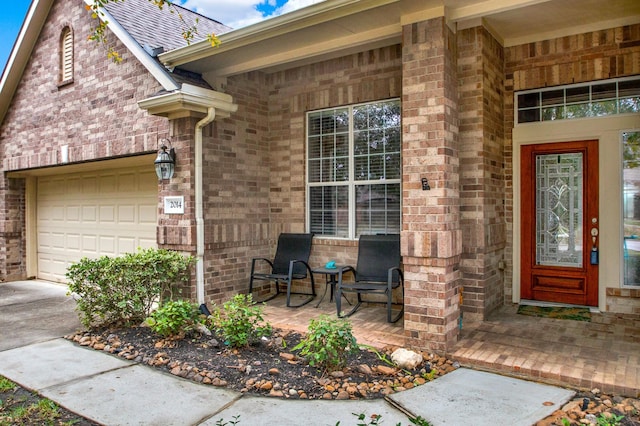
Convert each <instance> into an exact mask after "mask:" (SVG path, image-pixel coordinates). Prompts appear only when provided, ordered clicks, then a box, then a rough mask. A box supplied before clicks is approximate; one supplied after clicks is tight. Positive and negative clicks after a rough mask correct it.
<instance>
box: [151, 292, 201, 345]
mask: <svg viewBox="0 0 640 426" xmlns="http://www.w3.org/2000/svg"><path fill="white" fill-rule="evenodd" d="M199 322H200V312H199V311H198V306H197V305H196V304H193V303H191V302H189V301H188V300H168V301H166V302H164V303H163V304H162V305H160V307H159V308H158V309H156V310H155V311H153V312H152V313H151V315H150V316H149V318H147V319H146V320H145V323H146V324H147V325H148V326H149V327H150V328H151V329H152V330H153V331H155V332H156V333H158V334H159V335H161V336H164V337H175V336H184V335H185V334H187V333H188V332H190V331H192V330H193V329H194V327H195V325H196V324H198V323H199Z"/></svg>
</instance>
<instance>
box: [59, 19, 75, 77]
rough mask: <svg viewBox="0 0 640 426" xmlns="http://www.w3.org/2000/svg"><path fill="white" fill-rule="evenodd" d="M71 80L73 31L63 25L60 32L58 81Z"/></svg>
mask: <svg viewBox="0 0 640 426" xmlns="http://www.w3.org/2000/svg"><path fill="white" fill-rule="evenodd" d="M72 80H73V32H72V31H71V28H69V27H64V29H63V30H62V33H61V34H60V83H67V82H70V81H72Z"/></svg>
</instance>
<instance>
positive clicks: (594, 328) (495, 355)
mask: <svg viewBox="0 0 640 426" xmlns="http://www.w3.org/2000/svg"><path fill="white" fill-rule="evenodd" d="M285 299H286V297H285V296H279V297H277V298H275V299H273V300H271V301H269V302H267V304H266V305H265V307H264V310H263V313H264V316H265V319H266V320H267V321H269V322H270V323H271V324H272V325H273V326H274V327H278V328H282V329H288V330H296V331H299V332H306V331H307V327H308V325H309V321H310V320H311V319H312V318H317V317H318V316H319V315H321V314H323V313H324V314H329V315H331V316H335V303H333V302H329V300H328V299H329V295H327V296H326V297H325V299H324V300H323V302H322V303H321V304H320V306H319V307H318V308H316V307H315V306H316V304H317V303H318V301H319V300H320V299H319V296H318V297H317V298H316V299H315V300H313V301H312V302H311V303H309V304H307V305H306V306H304V307H302V308H297V309H296V308H287V307H286V305H285ZM344 308H345V309H346V308H348V306H347V305H345V306H344ZM516 311H517V305H512V306H505V307H503V308H501V309H500V310H499V311H498V312H496V313H494V314H493V315H492V316H491V317H490V318H489V319H488V320H487V321H482V322H475V323H471V322H468V323H463V329H462V333H461V336H460V340H459V341H458V342H457V343H456V344H455V345H454V346H453V347H452V348H451V350H450V352H449V353H448V354H447V355H448V357H449V358H451V359H453V360H457V361H458V362H460V364H461V365H463V366H467V367H471V368H476V369H480V370H487V371H493V372H497V373H501V374H506V375H511V376H516V377H522V378H526V379H531V380H535V381H539V382H544V383H550V384H556V385H561V386H566V387H570V388H580V389H593V388H599V389H600V390H601V391H603V392H605V393H613V394H619V395H625V396H633V397H640V316H637V315H616V314H609V313H598V314H592V319H591V322H583V321H572V320H558V319H549V318H535V317H530V316H526V315H518V314H517V312H516ZM349 319H350V321H351V324H352V327H353V332H354V335H355V336H356V338H357V339H358V342H360V343H362V344H368V345H372V346H375V347H377V348H382V347H384V346H387V345H390V346H403V344H404V329H403V326H402V319H401V320H400V321H398V322H397V323H395V324H389V323H387V322H386V314H385V308H384V306H383V305H377V304H363V306H362V307H361V308H360V309H359V310H358V312H357V313H355V314H354V315H353V316H351V317H350V318H349Z"/></svg>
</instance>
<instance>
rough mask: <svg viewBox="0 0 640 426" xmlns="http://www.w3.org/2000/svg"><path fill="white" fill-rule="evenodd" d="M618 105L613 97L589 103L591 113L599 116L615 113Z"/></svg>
mask: <svg viewBox="0 0 640 426" xmlns="http://www.w3.org/2000/svg"><path fill="white" fill-rule="evenodd" d="M617 107H618V102H616V100H615V99H611V100H608V101H599V102H593V103H592V104H591V115H593V116H594V117H600V116H603V115H612V114H616V113H617V111H616V109H617Z"/></svg>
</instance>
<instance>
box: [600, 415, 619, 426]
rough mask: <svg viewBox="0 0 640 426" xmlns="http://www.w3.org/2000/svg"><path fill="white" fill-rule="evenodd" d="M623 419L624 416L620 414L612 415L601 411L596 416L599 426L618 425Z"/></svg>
mask: <svg viewBox="0 0 640 426" xmlns="http://www.w3.org/2000/svg"><path fill="white" fill-rule="evenodd" d="M623 419H624V416H618V415H616V414H613V413H612V414H611V415H604V413H601V414H599V415H598V417H596V424H597V425H598V426H618V425H619V424H620V423H621V422H622V420H623Z"/></svg>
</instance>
